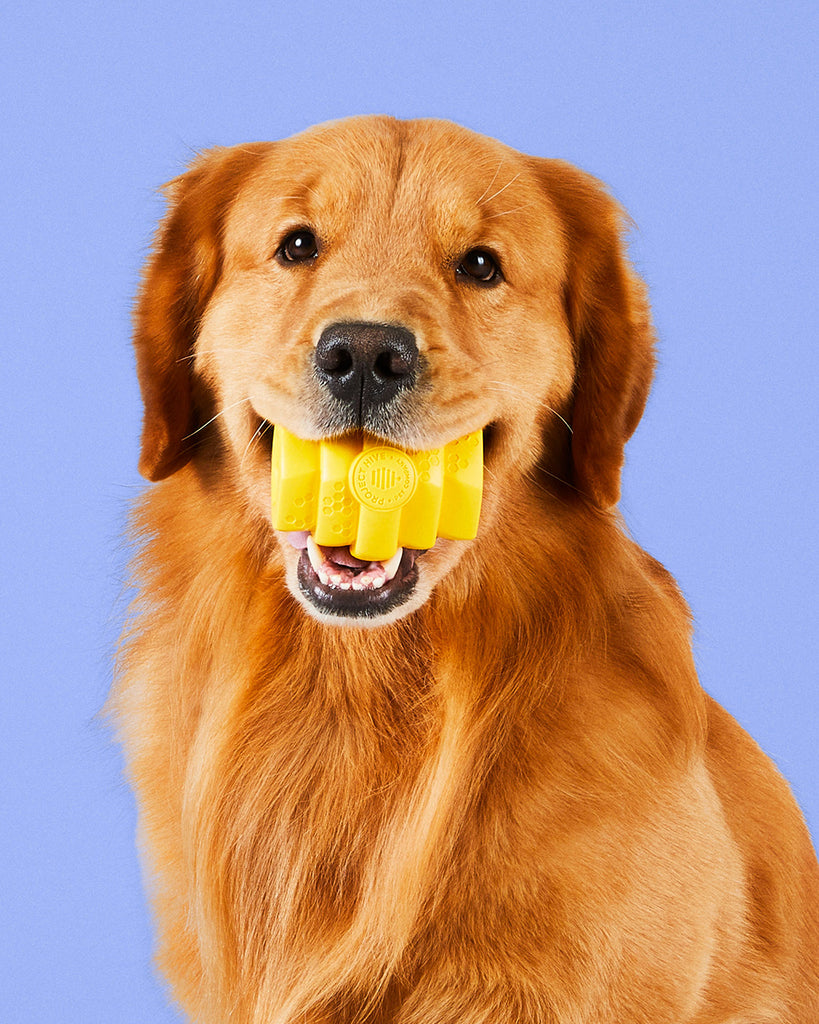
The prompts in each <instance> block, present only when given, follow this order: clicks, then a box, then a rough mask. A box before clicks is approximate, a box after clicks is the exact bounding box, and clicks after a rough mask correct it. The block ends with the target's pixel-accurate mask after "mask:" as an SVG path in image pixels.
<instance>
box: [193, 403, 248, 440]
mask: <svg viewBox="0 0 819 1024" xmlns="http://www.w3.org/2000/svg"><path fill="white" fill-rule="evenodd" d="M245 402H247V403H249V402H250V399H249V398H240V399H239V401H238V402H232V403H231V404H230V405H228V406H226V407H225V408H224V409H220V410H219V412H217V413H216V415H215V416H211V418H210V419H209V420H208V421H207V423H203V424H202V426H201V427H197V428H196V430H192V431H191V432H190V433H189V434H185V436H184V437H183V438H182V440H183V441H188V440H190V438H192V437H194V436H195V435H196V434H199V433H201V431H203V430H204V429H205V428H206V427H209V426H210V425H211V423H213V422H215V421H216V420H218V419H219V417H220V416H224V415H225V413H226V412H230V410H231V409H235V408H236V406H237V405H244V403H245Z"/></svg>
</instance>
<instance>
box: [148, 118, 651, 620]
mask: <svg viewBox="0 0 819 1024" xmlns="http://www.w3.org/2000/svg"><path fill="white" fill-rule="evenodd" d="M168 197H169V210H168V213H167V215H166V217H165V219H164V221H163V223H162V225H161V227H160V229H159V232H158V236H157V242H156V246H155V249H154V252H153V255H152V257H151V259H150V261H149V263H148V266H147V269H146V273H145V277H144V280H143V285H142V289H141V292H140V296H139V301H138V308H137V314H136V339H135V345H136V353H137V361H138V370H139V376H140V383H141V387H142V393H143V398H144V401H145V421H144V430H143V437H142V456H141V461H140V470H141V471H142V473H143V474H144V475H145V476H146V477H148V479H150V480H161V479H163V478H164V477H167V476H169V475H170V474H172V473H174V472H175V471H176V470H178V469H179V468H181V467H182V466H183V465H185V464H186V463H187V462H188V461H189V460H191V459H195V460H196V462H197V464H198V465H200V466H201V467H202V468H203V469H206V468H214V467H216V468H218V471H219V474H221V475H222V479H224V480H225V485H226V486H238V487H239V488H240V491H241V493H242V494H243V495H244V497H245V499H246V507H247V508H249V509H250V510H251V511H253V512H254V514H256V515H257V516H259V517H264V518H265V519H266V521H267V523H268V524H270V508H269V505H270V425H271V424H280V425H282V426H284V427H286V428H287V430H289V431H290V432H291V433H292V434H295V435H297V436H298V437H301V438H305V439H309V440H320V439H325V438H328V437H335V436H339V435H344V434H347V433H350V432H364V433H365V434H368V435H372V436H374V437H376V438H380V439H383V440H384V441H386V442H388V443H390V444H392V445H395V446H397V447H401V448H405V449H412V450H428V449H432V448H437V447H440V446H442V445H444V444H446V443H448V442H450V441H453V440H454V439H456V438H460V437H462V436H464V435H465V434H468V433H470V432H472V431H475V430H481V429H482V430H483V431H484V436H485V442H486V451H487V454H486V469H487V474H486V486H485V495H484V508H483V512H482V520H481V527H480V531H479V534H478V538H477V540H475V541H474V542H462V541H446V540H440V541H438V543H437V544H436V545H435V547H434V548H432V549H431V550H429V551H426V552H418V551H405V552H404V553H403V557H402V558H401V559H400V562H398V563H397V564H393V565H392V566H390V567H389V572H392V573H393V575H392V578H391V579H388V580H387V582H386V583H385V582H384V580H383V579H380V580H379V582H380V584H381V585H379V586H370V585H366V586H361V587H358V588H355V587H350V586H349V585H348V586H344V587H342V586H338V585H335V584H333V583H323V582H322V581H321V579H320V578H319V574H318V573H317V571H316V570H317V566H316V565H315V564H314V562H315V559H312V560H311V556H310V554H309V553H308V550H307V549H302V550H299V549H297V548H295V547H293V546H291V544H289V543H288V542H287V538H285V537H284V536H283V535H281V534H280V535H278V540H279V544H280V548H281V553H282V556H283V558H284V562H285V566H286V573H287V580H288V585H289V586H290V589H291V591H292V592H293V594H294V595H295V596H296V597H297V598H298V599H299V600H300V601H301V602H302V603H303V604H304V606H305V607H306V608H307V610H308V611H309V612H310V613H311V614H313V615H315V616H317V617H319V618H322V619H325V620H327V621H330V622H336V623H345V622H346V623H352V624H379V623H384V622H387V621H390V620H391V619H395V618H398V617H400V616H401V615H403V614H406V613H407V612H408V611H411V610H413V609H414V608H417V607H419V606H420V605H421V604H422V603H423V602H424V601H426V600H427V598H428V597H429V595H430V594H431V593H432V591H433V589H434V587H435V586H436V584H437V583H438V582H439V581H440V580H441V579H442V578H443V577H444V576H447V575H448V574H450V573H452V572H453V570H454V569H455V567H456V565H457V564H458V562H459V561H460V560H461V558H462V557H463V554H464V551H465V550H466V549H467V548H468V547H469V545H470V544H474V545H477V546H480V545H481V544H482V543H483V542H484V539H485V538H486V537H488V536H489V534H490V532H491V531H494V535H495V536H496V537H499V536H500V535H501V530H502V528H503V527H504V524H503V523H501V522H500V521H499V520H500V518H501V517H502V515H503V511H504V508H506V507H507V506H506V503H505V500H504V498H505V496H508V495H509V494H510V493H511V492H513V491H514V489H515V488H520V487H522V486H524V482H525V481H526V480H531V479H533V477H534V476H535V475H536V474H537V473H538V472H539V471H540V470H543V471H544V472H545V474H548V477H549V479H552V480H556V481H563V482H564V483H565V485H567V488H568V490H567V491H566V495H567V498H566V500H570V501H575V502H582V503H586V504H592V505H596V506H598V507H600V508H608V507H610V506H612V505H613V504H615V503H616V501H617V499H618V496H619V486H620V483H619V481H620V470H621V467H622V462H623V446H624V444H625V442H626V440H627V439H628V437H629V436H630V435H631V433H632V431H633V430H634V428H635V426H636V425H637V421H638V420H639V418H640V415H641V413H642V410H643V407H644V404H645V400H646V396H647V393H648V388H649V384H650V380H651V374H652V365H653V361H652V348H651V328H650V322H649V315H648V309H647V304H646V300H645V295H644V290H643V287H642V284H641V282H640V281H639V279H638V278H636V276H635V275H634V273H633V272H632V270H631V268H630V267H629V265H628V263H627V261H626V259H625V255H624V251H623V245H622V240H621V234H622V224H623V217H622V214H621V211H620V209H619V207H618V206H617V204H616V203H615V202H614V201H613V200H612V199H611V198H610V197H609V196H608V194H607V193H606V192H605V190H604V189H603V188H602V187H601V186H600V184H599V183H598V182H596V181H595V180H594V179H593V178H591V177H589V176H588V175H586V174H584V173H582V172H580V171H577V170H576V169H574V168H572V167H570V166H569V165H567V164H564V163H562V162H558V161H553V160H544V159H537V158H534V157H529V156H525V155H523V154H521V153H518V152H516V151H514V150H512V149H509V148H508V147H506V146H503V145H502V144H500V143H498V142H496V141H494V140H491V139H488V138H484V137H482V136H479V135H476V134H474V133H473V132H470V131H467V130H466V129H463V128H459V127H457V126H456V125H453V124H450V123H447V122H442V121H431V120H421V121H407V122H402V121H397V120H393V119H391V118H387V117H367V118H354V119H351V120H348V121H342V122H336V123H331V124H327V125H322V126H319V127H318V128H314V129H312V130H310V131H308V132H305V133H303V134H301V135H298V136H295V137H294V138H291V139H288V140H285V141H282V142H274V143H258V144H254V145H250V146H240V147H235V148H232V149H221V150H213V151H210V152H208V153H205V154H204V155H203V156H201V157H200V158H199V159H198V160H197V161H195V163H194V164H193V166H192V167H191V168H190V170H188V171H187V173H185V174H183V175H182V176H181V177H180V178H178V179H176V180H175V181H173V182H172V183H171V184H170V185H169V186H168ZM217 479H219V475H218V474H217ZM556 486H558V485H557V484H556ZM538 528H540V529H544V530H545V529H547V528H548V527H547V524H539V525H538ZM270 529H271V530H272V526H270ZM311 550H313V551H314V552H315V547H314V546H313V547H312V549H311ZM322 554H323V555H327V557H331V558H333V559H335V560H336V561H335V562H334V563H333V564H338V566H340V567H342V568H340V573H341V576H342V577H343V578H344V579H345V580H346V581H347V583H348V584H349V580H350V578H354V577H357V576H358V575H359V574H360V573H361V570H362V566H360V565H358V564H356V560H355V559H352V558H351V557H350V555H349V551H347V552H344V551H343V550H334V551H333V552H330V553H328V552H323V553H320V555H319V557H322ZM496 554H497V552H496ZM342 570H343V571H342ZM389 572H388V573H387V574H386V575H389ZM371 575H372V574H371ZM376 575H380V576H383V575H385V574H383V573H379V574H376Z"/></svg>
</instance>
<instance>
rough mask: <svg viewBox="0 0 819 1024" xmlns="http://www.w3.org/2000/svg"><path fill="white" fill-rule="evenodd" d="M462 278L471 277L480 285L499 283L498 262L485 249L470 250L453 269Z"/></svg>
mask: <svg viewBox="0 0 819 1024" xmlns="http://www.w3.org/2000/svg"><path fill="white" fill-rule="evenodd" d="M455 273H456V274H460V275H461V276H462V277H471V278H472V280H473V281H478V282H480V284H494V283H495V282H496V281H500V279H501V272H500V267H499V266H498V262H497V260H496V259H495V257H494V256H493V255H492V253H491V252H487V251H486V249H470V250H469V252H468V253H467V254H466V255H465V256H464V258H463V259H462V260H461V262H460V263H459V264H458V266H457V267H456V269H455Z"/></svg>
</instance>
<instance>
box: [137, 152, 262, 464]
mask: <svg viewBox="0 0 819 1024" xmlns="http://www.w3.org/2000/svg"><path fill="white" fill-rule="evenodd" d="M263 148H264V146H263V144H259V145H256V146H243V147H242V148H241V149H239V148H237V149H213V150H210V151H208V152H206V153H203V154H202V155H201V156H200V157H199V158H198V159H197V160H196V161H195V162H194V163H193V165H192V166H191V168H190V169H189V170H188V171H187V172H186V173H185V174H183V175H181V176H180V177H178V178H175V179H174V180H173V181H171V182H170V183H169V184H168V185H166V186H165V188H164V190H163V191H164V192H165V193H166V195H167V196H168V212H167V213H166V215H165V217H164V219H163V220H162V223H161V224H160V226H159V229H158V231H157V233H156V237H155V240H154V247H153V252H152V254H151V256H150V258H149V260H148V263H147V265H146V267H145V270H144V273H143V277H142V285H141V287H140V290H139V294H138V296H137V303H136V311H135V316H134V321H135V323H134V348H135V350H136V360H137V373H138V375H139V385H140V390H141V392H142V400H143V402H144V405H145V416H144V420H143V426H142V451H141V454H140V459H139V471H140V473H142V475H143V476H145V477H147V478H148V479H149V480H162V479H164V477H166V476H170V474H171V473H173V472H175V471H176V470H177V469H179V468H181V467H182V466H184V465H185V463H186V462H187V461H188V460H189V459H190V458H191V456H192V455H193V450H194V441H193V440H191V439H190V435H191V433H192V432H193V431H194V430H196V427H197V425H198V424H197V418H196V409H195V408H194V402H193V395H192V388H191V362H192V360H191V358H190V357H191V356H192V354H193V346H194V342H195V341H196V334H197V331H198V328H199V322H200V320H201V318H202V314H203V312H204V310H205V306H206V305H207V303H208V300H209V298H210V296H211V294H212V293H213V289H214V288H215V286H216V282H217V281H218V279H219V272H220V269H221V261H222V253H221V242H222V240H221V235H222V228H223V222H224V218H225V214H226V212H227V210H228V208H229V206H230V203H231V201H232V199H233V198H234V196H235V195H236V192H237V191H238V188H239V185H240V183H241V181H242V180H243V178H244V177H245V176H246V174H247V173H248V172H249V170H250V169H251V168H252V167H253V166H255V165H256V163H257V162H258V160H259V157H260V156H261V153H262V151H263Z"/></svg>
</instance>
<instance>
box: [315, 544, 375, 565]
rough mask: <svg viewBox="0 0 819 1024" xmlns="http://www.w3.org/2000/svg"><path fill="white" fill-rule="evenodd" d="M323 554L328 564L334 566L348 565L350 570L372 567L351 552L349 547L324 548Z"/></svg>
mask: <svg viewBox="0 0 819 1024" xmlns="http://www.w3.org/2000/svg"><path fill="white" fill-rule="evenodd" d="M321 553H322V554H323V555H324V557H325V558H326V559H327V561H328V562H332V563H333V564H334V565H346V566H347V568H348V569H366V568H367V566H368V565H370V563H369V562H367V561H365V560H364V559H363V558H356V557H355V555H354V554H353V553H352V552H351V551H350V549H349V547H343V548H325V547H322V549H321Z"/></svg>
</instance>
